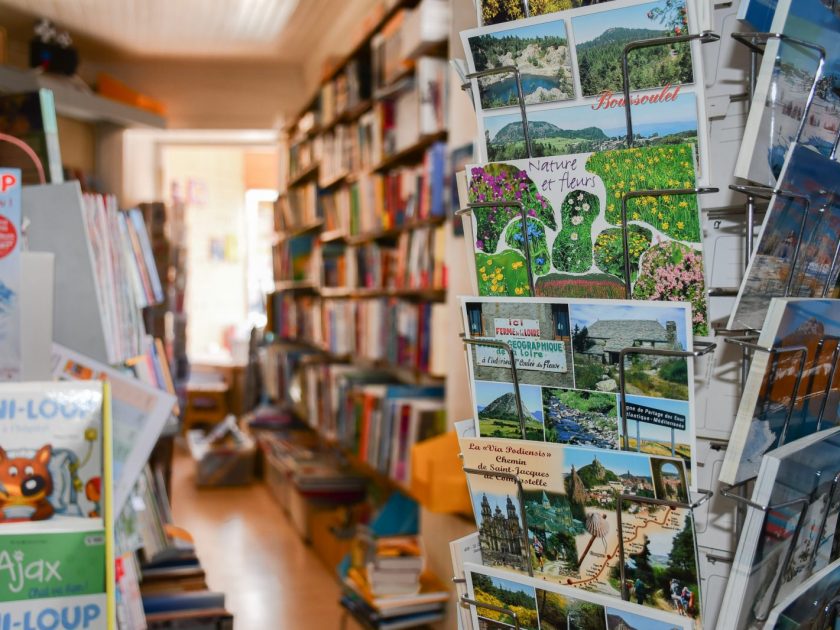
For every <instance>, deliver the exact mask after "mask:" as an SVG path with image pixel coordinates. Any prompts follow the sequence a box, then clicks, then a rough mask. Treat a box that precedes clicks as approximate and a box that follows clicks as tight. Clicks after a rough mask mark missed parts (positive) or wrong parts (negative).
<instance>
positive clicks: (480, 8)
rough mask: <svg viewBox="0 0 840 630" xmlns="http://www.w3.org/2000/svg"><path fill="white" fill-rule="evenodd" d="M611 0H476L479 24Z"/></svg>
mask: <svg viewBox="0 0 840 630" xmlns="http://www.w3.org/2000/svg"><path fill="white" fill-rule="evenodd" d="M610 1H611V0H501V1H500V0H476V3H475V5H476V9H477V12H478V23H479V24H484V25H488V24H502V23H504V22H511V21H513V20H521V19H522V18H525V17H530V16H532V15H547V14H549V13H557V12H559V11H566V10H568V9H577V8H579V7H588V6H589V5H590V4H598V3H599V2H610Z"/></svg>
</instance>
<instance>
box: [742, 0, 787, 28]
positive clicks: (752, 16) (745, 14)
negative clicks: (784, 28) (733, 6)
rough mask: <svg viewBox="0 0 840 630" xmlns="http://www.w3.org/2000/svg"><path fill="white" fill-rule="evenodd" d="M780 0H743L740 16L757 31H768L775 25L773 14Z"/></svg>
mask: <svg viewBox="0 0 840 630" xmlns="http://www.w3.org/2000/svg"><path fill="white" fill-rule="evenodd" d="M778 3H779V0H743V1H742V2H741V7H740V9H739V11H738V18H739V19H741V20H743V21H744V22H746V23H747V24H749V25H750V26H751V27H752V28H753V29H754V30H755V32H757V33H766V32H767V31H769V30H770V27H771V26H772V25H773V15H774V14H775V13H776V5H778Z"/></svg>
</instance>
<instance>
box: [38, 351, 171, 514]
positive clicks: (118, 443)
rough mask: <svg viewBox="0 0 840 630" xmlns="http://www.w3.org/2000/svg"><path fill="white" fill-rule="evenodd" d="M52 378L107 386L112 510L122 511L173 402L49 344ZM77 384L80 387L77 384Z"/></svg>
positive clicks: (164, 394)
mask: <svg viewBox="0 0 840 630" xmlns="http://www.w3.org/2000/svg"><path fill="white" fill-rule="evenodd" d="M53 377H54V378H56V379H58V380H63V381H99V380H102V379H107V380H108V381H109V383H110V385H111V409H112V416H113V454H114V455H113V457H114V507H115V513H117V514H118V513H119V512H120V510H122V507H123V505H125V502H126V500H127V499H128V496H129V494H130V493H131V489H132V487H133V486H134V484H135V482H136V481H137V478H138V477H139V476H140V473H141V472H142V471H143V466H145V464H146V462H147V461H148V459H149V455H151V453H152V449H153V448H154V446H155V444H156V443H157V439H158V437H159V436H160V433H161V430H162V429H163V427H164V425H165V424H166V421H167V419H168V418H169V415H170V414H171V413H172V409H173V407H174V406H175V404H176V402H177V399H176V398H175V396H173V395H172V394H170V393H168V392H165V391H163V390H161V389H157V388H155V387H152V386H151V385H147V384H145V383H142V382H141V381H140V380H138V379H137V378H136V377H135V376H133V375H132V374H126V373H123V372H120V371H118V370H115V369H114V368H111V367H108V366H107V365H103V364H101V363H98V362H97V361H94V360H93V359H91V358H89V357H85V356H83V355H81V354H79V353H77V352H73V351H72V350H70V349H69V348H65V347H64V346H61V345H59V344H53ZM80 384H81V383H80Z"/></svg>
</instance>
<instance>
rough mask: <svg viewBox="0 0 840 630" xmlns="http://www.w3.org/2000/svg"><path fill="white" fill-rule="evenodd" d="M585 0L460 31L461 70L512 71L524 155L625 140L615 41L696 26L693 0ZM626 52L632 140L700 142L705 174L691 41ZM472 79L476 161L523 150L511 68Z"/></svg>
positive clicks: (699, 89)
mask: <svg viewBox="0 0 840 630" xmlns="http://www.w3.org/2000/svg"><path fill="white" fill-rule="evenodd" d="M586 5H587V6H580V7H577V8H569V9H568V10H566V11H561V12H558V13H550V14H547V15H537V16H535V17H531V18H528V19H524V20H518V21H516V22H515V23H510V24H502V25H497V26H484V27H479V28H476V29H471V30H467V31H464V32H462V33H461V40H462V43H463V45H464V51H465V53H466V59H467V69H468V70H469V71H470V72H483V71H489V70H498V69H500V68H507V67H516V68H517V69H518V70H519V77H520V82H521V88H522V97H523V98H524V105H525V106H526V115H527V118H528V132H529V136H530V139H531V144H532V146H531V149H532V153H531V154H530V156H531V157H546V156H551V155H563V154H569V153H584V152H592V151H605V150H610V149H617V148H623V147H626V146H627V135H628V129H627V122H626V118H625V103H624V95H623V85H624V82H623V77H622V55H623V51H624V47H625V46H626V45H627V44H628V43H630V42H636V41H644V40H653V39H657V40H658V39H662V38H664V39H668V38H675V37H679V36H682V35H686V34H688V33H689V32H696V30H697V29H696V26H695V23H696V20H695V16H694V4H693V2H692V0H657V1H655V2H651V1H649V0H648V1H640V0H615V1H614V2H607V3H591V4H590V3H588V2H587V3H586ZM568 7H569V4H568V3H566V8H568ZM628 55H629V56H628V58H629V61H630V74H629V80H630V88H631V90H632V91H631V97H630V99H631V100H630V106H631V107H632V110H633V111H632V114H633V143H634V145H635V146H639V147H643V146H664V145H671V144H677V143H690V144H691V145H692V148H693V151H696V150H698V148H699V155H700V158H701V159H700V169H699V171H700V173H701V175H702V176H703V177H706V174H707V172H708V168H707V163H706V145H707V138H706V125H705V124H699V123H698V121H704V120H705V100H704V96H703V90H704V82H703V81H702V80H697V77H702V76H703V73H702V68H701V63H700V61H701V55H700V44H699V43H698V42H677V43H666V44H665V45H659V46H649V47H646V48H639V49H636V50H633V51H631V52H630V53H628ZM472 86H473V89H472V95H473V99H474V101H475V107H476V112H477V114H478V123H479V137H481V138H483V140H484V142H482V143H481V144H480V149H481V151H480V155H481V157H482V159H483V160H488V161H491V162H492V161H499V160H512V159H523V158H526V157H529V153H528V147H527V146H526V139H525V132H524V126H523V121H522V111H521V109H520V104H519V98H520V96H519V91H518V89H517V83H516V79H515V76H514V75H513V74H512V73H510V72H499V73H497V74H492V75H490V76H486V77H481V78H479V79H475V80H473V84H472Z"/></svg>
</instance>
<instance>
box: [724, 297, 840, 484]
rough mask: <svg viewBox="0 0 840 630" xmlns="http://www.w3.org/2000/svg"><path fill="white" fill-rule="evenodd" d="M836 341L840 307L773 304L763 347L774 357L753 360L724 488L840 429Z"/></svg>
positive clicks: (788, 301) (794, 301)
mask: <svg viewBox="0 0 840 630" xmlns="http://www.w3.org/2000/svg"><path fill="white" fill-rule="evenodd" d="M838 340H840V301H838V300H822V299H816V298H815V299H799V298H774V299H773V301H772V302H771V306H770V311H769V312H768V314H767V319H766V321H765V323H764V327H763V329H762V331H761V336H760V337H759V338H758V345H760V346H762V347H764V348H776V349H777V350H776V352H775V353H773V354H771V353H768V352H756V353H755V356H754V357H753V359H752V362H751V364H750V371H749V374H748V376H747V382H746V385H745V386H744V393H743V395H742V396H741V403H740V405H739V406H738V413H737V415H736V416H735V424H734V425H733V428H732V434H731V436H730V438H729V446H728V447H727V449H726V457H725V458H724V460H723V467H722V468H721V474H720V480H721V481H722V482H724V483H730V484H732V483H740V482H742V481H745V480H747V479H750V478H752V477H755V476H756V475H757V474H758V470H759V466H760V465H761V460H762V457H764V456H765V455H766V454H767V453H770V452H772V451H773V449H775V448H778V447H779V446H781V445H782V444H784V443H788V442H793V441H794V440H797V439H799V438H803V437H805V436H808V435H810V434H812V433H815V432H816V431H817V430H819V429H826V428H829V427H833V426H835V425H837V424H840V415H839V414H838V406H840V370H836V371H835V370H834V368H833V366H834V364H835V362H836V361H837V355H838V353H840V347H838V344H840V341H838ZM800 373H801V377H800V376H799V375H800ZM832 375H833V377H834V378H832V379H831V382H829V377H831V376H832Z"/></svg>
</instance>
